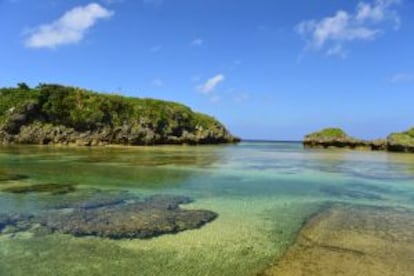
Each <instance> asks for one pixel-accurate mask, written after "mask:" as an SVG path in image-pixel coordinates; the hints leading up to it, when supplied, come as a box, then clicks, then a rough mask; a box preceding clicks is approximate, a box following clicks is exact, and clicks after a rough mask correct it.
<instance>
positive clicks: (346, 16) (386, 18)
mask: <svg viewBox="0 0 414 276" xmlns="http://www.w3.org/2000/svg"><path fill="white" fill-rule="evenodd" d="M400 2H401V1H400V0H374V2H372V3H366V2H360V3H359V4H358V5H357V7H356V10H355V12H354V13H349V12H346V11H343V10H339V11H337V12H336V14H335V15H334V16H330V17H325V18H322V19H320V20H315V19H313V20H306V21H302V22H300V23H299V24H298V25H297V26H296V32H297V33H298V34H300V35H301V36H302V37H303V38H304V39H305V40H306V41H307V45H306V48H305V49H307V50H316V51H319V50H321V51H324V52H325V53H326V54H327V55H329V56H331V55H339V56H342V57H344V56H346V52H345V50H344V44H346V43H348V42H351V41H355V40H374V39H376V38H377V37H378V36H379V35H381V34H383V33H384V29H385V24H386V23H389V22H390V21H393V22H394V28H395V29H398V27H399V25H400V18H399V16H398V13H397V11H396V10H395V7H396V6H397V5H398V4H400Z"/></svg>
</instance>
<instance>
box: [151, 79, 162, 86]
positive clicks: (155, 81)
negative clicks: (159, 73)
mask: <svg viewBox="0 0 414 276" xmlns="http://www.w3.org/2000/svg"><path fill="white" fill-rule="evenodd" d="M151 85H152V86H155V87H163V86H164V82H163V81H162V79H160V78H156V79H153V80H152V81H151Z"/></svg>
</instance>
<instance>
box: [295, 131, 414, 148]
mask: <svg viewBox="0 0 414 276" xmlns="http://www.w3.org/2000/svg"><path fill="white" fill-rule="evenodd" d="M303 145H304V147H305V148H323V149H327V148H345V149H355V150H372V151H390V152H410V153H414V129H410V130H408V131H406V132H402V133H392V134H390V135H389V136H388V137H387V138H386V139H376V140H362V139H357V138H354V137H352V136H349V135H348V134H347V133H345V132H344V131H343V130H342V129H339V128H326V129H323V130H321V131H318V132H313V133H311V134H308V135H306V136H305V139H304V140H303Z"/></svg>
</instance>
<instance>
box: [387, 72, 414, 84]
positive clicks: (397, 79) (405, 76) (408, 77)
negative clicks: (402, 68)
mask: <svg viewBox="0 0 414 276" xmlns="http://www.w3.org/2000/svg"><path fill="white" fill-rule="evenodd" d="M391 82H394V83H401V82H414V73H398V74H395V75H394V76H392V77H391Z"/></svg>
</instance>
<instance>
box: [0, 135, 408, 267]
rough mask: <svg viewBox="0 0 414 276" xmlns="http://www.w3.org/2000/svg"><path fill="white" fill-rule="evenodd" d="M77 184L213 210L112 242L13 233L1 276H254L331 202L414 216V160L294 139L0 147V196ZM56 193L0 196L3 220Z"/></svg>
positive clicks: (3, 248) (40, 205) (0, 262)
mask: <svg viewBox="0 0 414 276" xmlns="http://www.w3.org/2000/svg"><path fill="white" fill-rule="evenodd" d="M42 183H54V184H57V185H58V184H64V185H68V184H73V185H75V186H76V189H77V194H79V195H82V193H83V192H84V193H87V192H90V191H91V189H99V190H104V191H110V192H112V191H118V190H120V191H128V192H129V193H130V194H134V195H137V196H139V197H146V196H151V195H158V194H163V195H165V194H167V195H183V196H189V197H191V198H193V199H194V202H192V203H191V204H187V205H183V206H182V208H183V209H190V210H192V209H204V210H210V211H213V212H216V213H217V214H218V218H217V219H216V220H214V221H212V222H211V223H208V224H206V225H205V226H203V227H201V228H200V229H196V230H187V231H184V232H180V233H177V234H167V235H162V236H159V237H155V238H152V239H134V240H128V239H124V240H111V239H107V238H100V237H74V236H71V235H67V234H60V233H46V234H39V233H37V232H36V231H33V230H32V229H31V230H28V231H20V232H16V233H7V232H5V233H3V234H1V235H0V274H1V275H255V274H256V273H260V272H262V271H264V270H265V269H266V268H267V267H269V266H270V265H271V264H273V263H274V262H275V261H276V260H277V259H278V258H279V257H281V256H282V254H283V253H284V252H285V251H286V250H287V248H289V246H290V245H291V244H292V243H293V242H294V240H295V237H296V234H297V233H298V231H299V230H300V229H301V227H302V225H303V224H304V222H305V221H306V219H307V218H308V217H309V216H310V215H312V214H314V213H315V212H316V211H317V210H319V209H320V208H321V206H323V205H324V204H326V203H327V202H345V203H349V204H353V205H356V204H358V205H372V206H394V207H404V208H408V209H414V155H408V154H392V153H386V152H358V151H343V150H303V149H302V146H301V144H300V143H276V142H243V143H241V144H239V145H230V146H202V147H190V146H179V147H173V146H161V147H138V148H117V147H113V148H63V147H32V146H22V147H3V148H0V189H1V190H4V189H6V188H10V187H19V186H24V185H31V184H42ZM62 196H65V195H64V194H63V195H55V194H48V193H27V194H14V193H9V192H0V213H9V212H15V213H16V212H18V213H30V214H36V213H41V212H43V211H44V210H47V208H48V206H50V204H51V203H54V202H56V201H59V200H60V198H61V197H62Z"/></svg>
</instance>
